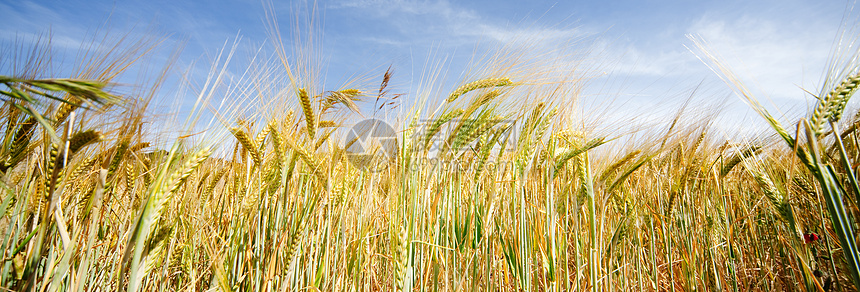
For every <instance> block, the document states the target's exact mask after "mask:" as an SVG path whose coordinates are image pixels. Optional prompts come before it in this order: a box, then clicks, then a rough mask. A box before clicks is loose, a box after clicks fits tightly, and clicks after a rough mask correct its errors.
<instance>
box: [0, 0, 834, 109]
mask: <svg viewBox="0 0 860 292" xmlns="http://www.w3.org/2000/svg"><path fill="white" fill-rule="evenodd" d="M849 4H850V3H847V2H843V1H435V0H432V1H412V0H333V1H320V2H317V3H316V7H317V10H316V12H315V13H308V10H310V8H309V7H312V6H313V2H311V3H307V2H305V1H290V2H286V1H278V2H275V3H273V4H271V5H272V7H273V12H274V14H275V15H276V16H277V18H278V21H279V25H280V27H281V30H282V33H284V34H285V35H284V40H286V41H291V40H292V38H290V37H289V36H288V34H289V33H290V32H291V31H293V29H292V25H291V24H292V23H295V15H308V14H315V15H317V17H318V18H317V20H319V21H318V27H317V30H318V31H319V32H320V33H317V35H318V36H321V38H318V40H319V39H321V42H320V43H319V47H318V48H319V51H320V52H321V56H322V61H323V62H324V63H323V65H322V67H323V68H324V72H323V74H324V76H325V77H326V82H327V84H329V83H331V84H339V83H340V82H343V81H344V80H346V79H347V78H349V77H350V76H352V75H354V74H362V73H368V72H370V73H371V74H373V76H380V75H381V74H382V72H384V70H385V68H387V67H388V66H389V65H391V66H392V67H393V68H394V72H395V76H394V80H393V83H392V84H393V86H395V88H396V89H397V90H398V91H400V92H404V93H407V94H414V92H415V91H416V90H418V89H417V88H418V86H417V85H416V76H418V75H420V74H421V72H422V71H426V68H425V65H424V64H426V63H427V60H428V59H443V58H444V59H445V60H447V63H446V65H445V73H446V76H447V77H448V78H447V79H445V80H444V81H443V83H445V84H446V85H447V86H448V87H447V88H449V89H450V88H451V87H454V86H456V84H457V82H461V81H462V78H463V76H465V75H464V74H465V73H464V72H467V70H468V68H466V65H465V64H467V63H468V62H469V60H470V59H471V58H472V57H473V56H474V55H475V51H476V50H478V51H483V50H487V49H493V48H495V47H499V46H501V45H503V44H505V43H509V42H511V41H524V40H525V41H529V42H535V44H533V45H534V46H537V47H541V46H544V47H550V48H553V46H561V45H566V44H568V43H565V42H561V41H560V40H570V39H576V40H579V41H578V42H576V46H577V48H575V49H577V50H582V51H589V52H590V53H591V55H590V56H591V57H589V58H588V60H589V62H593V63H594V64H597V65H595V66H597V67H593V68H599V70H596V71H595V72H593V73H595V74H597V78H595V79H593V80H592V81H591V82H590V83H589V87H588V88H587V89H586V90H585V93H586V95H585V96H586V99H589V100H586V102H594V103H599V102H601V100H604V99H612V100H614V104H616V105H617V107H618V108H620V110H617V111H613V112H614V113H615V114H617V115H628V116H629V115H631V113H632V112H635V110H634V109H638V110H640V111H641V109H643V108H649V109H650V108H654V110H649V111H648V113H647V114H646V115H651V116H652V117H662V116H666V115H668V113H671V112H672V111H673V110H674V108H675V107H674V105H676V104H678V103H680V102H681V101H682V100H683V99H685V98H686V96H688V95H689V94H690V92H691V91H692V89H693V88H695V87H696V86H697V85H698V84H700V83H702V84H704V85H705V89H707V90H702V91H700V96H701V97H700V99H704V100H707V99H724V98H726V97H729V98H728V99H727V100H728V107H729V108H730V109H733V110H731V111H730V112H732V114H731V115H733V116H734V117H735V119H733V121H739V120H741V119H744V118H747V119H749V118H750V115H751V114H750V112H749V111H745V110H744V109H745V105H743V104H742V103H740V100H739V99H738V98H737V97H731V96H730V91H729V90H728V87H726V86H725V85H723V84H722V83H721V82H720V81H719V79H718V78H717V76H716V74H714V73H713V72H711V71H710V69H708V67H706V66H705V65H704V64H703V63H702V62H701V61H700V60H699V59H698V58H697V56H696V54H695V53H693V52H691V50H690V49H689V48H692V47H693V46H692V42H691V41H690V40H689V39H688V38H687V35H695V36H697V37H699V38H701V39H703V40H706V41H707V42H708V43H709V44H710V45H711V49H712V50H713V51H714V52H717V53H719V54H720V55H721V56H722V57H723V60H724V61H725V63H726V64H728V65H729V67H731V68H732V69H734V70H735V71H736V73H738V74H739V75H740V76H741V77H742V78H743V80H744V81H745V82H747V83H748V85H750V86H751V87H752V88H754V89H757V91H756V92H757V93H759V94H760V95H761V96H762V97H765V96H766V97H768V98H770V99H771V100H773V102H774V103H776V104H777V105H780V107H781V108H783V109H785V110H789V111H791V110H794V111H799V112H805V110H806V107H807V104H811V103H810V102H809V100H808V97H805V96H804V94H803V92H802V91H801V90H800V89H799V88H801V87H802V88H807V89H810V91H813V92H816V91H817V90H818V88H817V86H819V84H820V79H821V77H822V75H823V70H824V66H825V64H826V61H827V56H828V53H829V52H830V50H831V46H832V42H833V39H834V36H835V34H836V32H837V30H838V27H839V25H840V21H841V19H842V17H843V14H844V11H845V9H846V7H848V6H849ZM268 5H269V4H266V3H261V2H260V1H256V0H240V1H161V0H154V1H117V2H110V1H0V11H3V12H4V13H3V14H4V17H3V19H2V20H0V41H1V42H3V43H5V44H9V43H11V42H13V41H14V40H15V39H16V38H17V39H22V38H23V39H31V38H33V36H35V35H38V34H40V33H44V32H46V31H47V30H49V29H50V30H51V32H52V35H53V44H54V45H55V46H57V47H58V48H60V51H63V52H64V53H62V54H61V58H58V59H60V60H62V61H65V63H69V62H73V59H74V56H75V55H74V53H73V52H75V50H76V49H77V48H78V47H79V46H80V43H81V42H82V41H84V40H85V39H86V38H87V36H88V35H90V34H92V32H94V31H96V30H97V29H98V28H99V27H104V26H105V24H106V23H107V27H109V28H110V29H111V31H112V32H116V33H119V32H123V31H128V30H132V29H134V31H136V32H135V33H136V34H143V33H148V32H156V33H162V34H167V35H168V40H167V42H166V47H170V46H171V45H173V44H178V43H180V42H182V41H186V43H185V47H184V51H183V53H182V55H181V57H180V59H179V64H180V68H181V69H186V68H188V67H189V66H191V64H197V66H198V67H200V68H199V69H196V70H198V71H200V72H196V73H193V74H192V76H204V75H205V71H206V69H207V68H208V67H207V66H208V65H205V64H207V62H209V60H210V59H211V57H212V56H214V55H215V54H217V52H218V50H220V49H221V48H222V46H223V45H224V43H225V42H232V39H233V38H235V37H236V36H237V35H239V36H241V37H242V43H243V44H246V45H245V46H242V48H245V50H246V51H243V52H244V53H248V55H250V53H252V51H253V50H252V49H248V48H252V47H253V45H254V44H265V43H267V42H268V41H269V40H268V39H267V36H268V34H267V31H266V23H267V21H266V17H265V15H266V8H265V7H266V6H268ZM243 52H240V53H243ZM169 53H170V50H162V51H159V52H157V53H156V55H155V56H154V57H153V58H154V59H155V60H166V59H167V57H168V55H169ZM239 55H241V54H239ZM200 64H204V65H203V66H201V65H200ZM67 66H68V65H67ZM64 68H67V67H64ZM0 70H2V72H3V73H7V72H9V68H7V67H4V68H2V69H0ZM59 71H63V70H59ZM130 82H133V81H130ZM696 102H705V101H696ZM696 102H694V103H696ZM654 104H660V105H661V106H659V107H652V105H654ZM657 108H659V109H657ZM625 109H630V110H625ZM634 114H635V113H634ZM752 120H754V121H756V122H758V118H757V117H752Z"/></svg>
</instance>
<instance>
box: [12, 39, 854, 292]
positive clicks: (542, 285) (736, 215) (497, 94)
mask: <svg viewBox="0 0 860 292" xmlns="http://www.w3.org/2000/svg"><path fill="white" fill-rule="evenodd" d="M849 37H850V36H849ZM852 40H853V39H852ZM848 43H850V45H853V44H854V43H853V42H848ZM699 44H700V46H701V47H702V48H703V53H702V54H703V55H706V56H707V54H708V52H707V50H706V45H705V44H703V43H699ZM157 45H158V41H157V40H156V41H152V40H148V41H141V42H128V40H125V42H123V43H122V45H119V46H114V47H113V49H112V50H109V51H103V50H102V51H98V52H99V53H98V54H94V55H85V57H84V58H85V59H83V60H81V63H82V64H87V65H86V66H82V67H81V69H80V70H79V71H78V72H77V73H76V74H75V75H73V76H70V78H59V77H60V76H46V75H45V74H46V72H48V71H50V70H47V69H45V68H46V67H48V66H50V63H49V62H48V61H47V60H48V59H49V58H50V52H49V51H47V50H40V49H39V48H40V47H43V46H44V44H42V45H38V46H36V47H35V48H34V49H33V50H32V51H28V52H29V55H28V54H21V55H15V54H12V53H9V54H7V55H4V56H3V58H4V59H7V58H8V59H16V58H17V59H19V60H21V59H23V60H25V61H24V62H25V63H27V64H28V66H22V67H21V68H23V69H21V71H20V72H15V75H14V76H0V83H2V84H3V86H2V87H3V88H2V91H0V94H2V96H3V103H2V107H0V112H2V113H3V115H0V131H2V133H3V135H2V140H0V141H2V143H0V186H2V192H0V233H2V234H3V236H2V237H0V238H2V240H0V250H2V251H3V253H2V254H3V260H2V265H0V287H3V288H0V289H2V290H4V291H121V290H124V291H631V290H632V291H694V290H695V291H700V290H704V291H777V290H779V291H855V290H856V289H857V287H860V253H858V247H857V238H858V237H857V236H858V231H857V230H855V229H856V228H857V227H856V226H857V225H856V219H855V218H857V217H858V216H860V208H858V207H860V186H858V182H857V173H856V172H857V171H858V169H857V167H858V166H857V165H858V161H860V138H858V133H857V131H856V130H857V125H858V123H860V115H857V114H852V113H850V112H848V113H846V112H845V111H846V108H847V107H848V106H847V105H848V101H849V99H850V98H851V96H852V94H853V93H854V92H855V91H856V89H857V86H858V82H860V63H858V62H857V61H856V60H855V58H852V57H854V56H857V48H856V47H852V46H850V45H849V46H848V48H847V49H848V50H849V51H848V52H847V53H846V52H841V53H840V54H841V55H840V56H842V57H841V58H835V59H834V64H833V66H832V67H833V68H836V69H834V70H831V73H829V74H831V75H830V76H828V78H826V80H827V82H825V84H823V85H822V88H821V91H820V92H818V93H815V94H814V96H813V97H812V98H816V99H817V100H816V101H815V107H814V108H812V109H811V110H810V112H809V113H808V114H806V115H805V116H804V117H801V118H799V119H795V120H790V121H785V120H783V119H781V117H775V116H773V115H772V114H771V113H770V112H769V111H768V110H767V108H766V107H765V106H762V105H761V104H760V103H759V101H758V100H757V99H756V97H755V96H753V95H752V94H750V93H749V91H748V90H746V88H745V87H744V85H743V84H742V83H741V82H740V81H738V79H737V78H735V77H734V75H733V73H732V72H731V71H730V70H729V68H725V67H723V66H720V64H719V60H718V59H717V58H710V59H709V58H705V59H706V60H709V61H710V62H712V63H713V66H714V68H716V69H717V70H715V71H716V72H717V73H715V74H718V75H719V76H721V77H722V78H724V79H725V80H726V81H727V84H728V85H729V86H730V87H732V88H733V89H734V90H735V92H736V93H737V94H738V96H741V97H742V98H744V99H745V100H746V101H747V102H748V103H749V104H750V106H751V108H752V109H753V110H755V111H756V112H757V113H758V114H759V115H760V116H761V118H762V119H760V120H761V121H764V122H766V123H767V125H768V126H769V129H768V130H767V131H765V132H763V133H761V135H759V138H756V139H734V138H726V137H724V136H720V135H715V134H712V133H713V132H714V131H713V128H714V125H713V122H712V121H711V120H708V119H705V120H701V119H697V117H701V116H705V117H709V115H707V114H705V115H701V114H699V113H696V114H690V113H689V112H687V113H684V112H683V111H679V113H678V115H677V116H675V117H672V119H670V120H669V121H668V122H667V123H666V124H665V125H664V126H665V127H664V128H665V130H660V131H656V130H655V131H645V132H642V131H639V132H634V131H628V130H623V131H607V130H605V128H603V129H604V130H598V129H597V128H595V127H593V126H590V125H589V124H588V123H584V122H582V120H583V119H581V117H578V116H577V115H578V114H580V113H582V111H577V109H581V108H578V107H579V105H578V103H577V100H578V98H579V95H580V94H581V90H582V87H583V86H585V85H586V79H585V78H583V76H580V75H576V74H571V75H564V76H559V75H555V74H557V73H558V72H559V70H560V69H559V68H552V67H546V66H538V65H535V64H533V63H529V61H527V60H524V59H523V58H520V56H519V55H516V52H520V53H522V50H519V51H515V52H514V53H511V52H510V51H503V52H504V53H503V54H502V55H503V56H504V57H502V58H489V59H490V61H488V62H487V63H485V64H484V65H483V67H481V68H476V69H475V70H474V71H473V72H475V73H473V74H471V76H469V77H468V78H467V79H465V80H462V81H461V82H460V83H459V84H458V85H457V86H456V87H455V88H453V89H450V90H444V89H443V88H442V86H441V85H439V84H436V85H433V84H431V85H429V86H426V88H428V90H427V91H426V92H425V93H422V94H420V95H419V96H409V95H403V94H400V93H398V92H397V91H396V90H394V89H391V87H390V85H389V82H390V80H391V78H392V76H393V75H395V74H396V72H395V71H393V70H390V69H389V70H380V72H370V73H369V74H368V75H367V76H370V77H368V78H365V79H360V80H357V81H355V82H352V83H348V84H345V85H338V86H335V87H334V88H323V87H324V83H323V82H322V81H321V80H322V76H319V75H318V74H316V73H315V72H314V71H312V70H308V69H307V68H309V67H310V66H308V65H307V64H304V63H303V62H309V61H310V60H309V59H301V58H299V59H298V60H296V59H293V58H290V56H292V55H291V52H289V51H288V50H286V49H285V48H284V47H276V50H275V53H274V54H273V56H275V57H274V58H272V59H271V60H265V61H263V62H260V63H252V64H249V65H248V66H247V67H248V68H249V69H248V71H247V72H246V73H242V74H238V77H236V76H232V77H233V78H227V77H226V74H225V73H224V72H225V71H226V69H225V68H227V63H228V62H229V61H228V60H230V59H231V57H232V51H231V50H229V48H227V49H225V50H224V51H223V52H222V54H221V55H219V57H220V58H219V59H218V60H216V61H215V62H214V65H213V67H212V70H211V73H210V74H209V77H208V78H207V79H206V80H207V82H206V83H205V84H203V85H202V86H199V87H197V90H192V91H194V94H195V95H196V96H197V101H196V104H195V106H194V107H193V110H192V111H191V112H190V113H186V114H185V115H181V116H175V117H174V118H175V120H176V122H174V123H173V124H174V125H180V126H181V127H177V128H181V129H179V130H176V131H174V132H172V133H167V132H166V131H159V130H152V125H160V124H158V123H159V121H160V120H162V119H163V118H162V116H161V115H160V114H161V113H158V112H157V111H155V110H154V109H151V108H150V104H151V102H152V100H153V98H154V96H155V95H156V94H155V92H157V90H158V87H159V86H160V84H161V83H162V82H163V80H160V79H158V80H155V81H152V82H151V83H148V84H141V86H142V89H140V90H136V91H133V92H131V93H129V92H121V91H117V90H114V89H115V85H116V84H115V80H116V78H118V76H121V75H122V74H123V73H124V72H125V71H126V70H127V68H130V67H131V66H133V65H134V63H135V62H138V61H139V60H145V59H143V58H141V57H142V56H145V55H146V54H148V53H149V52H150V50H151V49H152V48H153V47H154V46H157ZM852 49H853V51H851V50H852ZM25 53H26V52H25ZM22 56H29V57H22ZM491 56H498V55H491ZM165 67H166V69H165V70H168V69H169V67H170V64H168V65H166V66H165ZM432 75H433V73H432V72H429V73H428V76H431V77H430V78H429V79H432ZM164 76H166V75H164ZM228 79H229V80H228ZM431 81H432V80H431ZM431 83H432V82H431ZM213 96H222V97H223V98H224V99H223V100H228V101H227V102H223V101H216V99H215V98H213ZM229 100H233V102H230V101H229ZM403 100H405V101H403ZM250 101H261V102H262V104H263V105H264V106H261V107H259V108H253V107H251V108H249V107H248V106H247V102H250ZM400 101H403V102H400ZM396 107H400V109H399V110H400V111H399V112H398V110H397V109H395V108H396ZM848 108H850V107H848ZM249 112H250V113H249ZM378 113H384V114H385V115H387V118H386V119H380V120H379V121H380V122H381V123H383V124H385V125H386V126H387V125H390V129H389V130H390V131H382V130H379V133H383V134H385V137H384V138H385V139H375V142H377V143H369V144H366V143H364V142H365V141H364V140H368V139H367V138H368V134H370V137H371V138H374V137H376V136H373V135H375V134H377V131H376V130H374V129H375V128H363V130H364V132H362V129H359V128H360V127H358V128H357V127H356V126H355V125H357V124H360V123H359V121H361V120H369V119H370V118H371V117H376V116H377V114H378ZM693 116H694V117H693ZM183 121H184V122H183ZM207 121H208V123H207ZM610 126H611V124H610ZM161 127H165V128H166V126H164V125H161ZM162 130H163V129H162ZM376 138H379V137H376ZM370 140H374V139H370ZM620 141H623V143H622V142H620ZM371 142H374V141H371ZM357 145H358V146H357Z"/></svg>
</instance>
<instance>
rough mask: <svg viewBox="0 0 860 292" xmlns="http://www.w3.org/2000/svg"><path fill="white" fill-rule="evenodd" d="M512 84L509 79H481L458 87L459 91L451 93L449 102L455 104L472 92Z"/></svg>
mask: <svg viewBox="0 0 860 292" xmlns="http://www.w3.org/2000/svg"><path fill="white" fill-rule="evenodd" d="M511 84H513V82H511V79H508V78H486V79H481V80H478V81H473V82H469V83H466V84H463V85H462V86H460V87H457V89H456V90H454V92H451V95H449V96H448V99H447V101H448V102H453V101H455V100H457V98H458V97H460V96H461V95H463V94H466V93H468V92H469V91H472V90H477V89H481V88H490V87H500V86H508V85H511Z"/></svg>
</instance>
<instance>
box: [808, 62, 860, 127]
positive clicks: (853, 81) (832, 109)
mask: <svg viewBox="0 0 860 292" xmlns="http://www.w3.org/2000/svg"><path fill="white" fill-rule="evenodd" d="M858 83H860V74H854V75H850V76H848V77H847V78H845V80H842V82H841V83H839V85H837V86H836V88H834V89H833V90H830V92H828V93H827V94H826V95H825V96H823V97H820V98H819V101H818V105H817V106H816V107H815V110H814V111H813V112H812V117H810V118H809V123H810V124H811V126H812V130H813V131H814V132H815V134H816V135H819V136H820V135H821V133H823V131H824V130H823V128H824V123H825V122H828V121H830V122H836V121H838V120H839V119H840V118H841V117H842V112H843V111H844V110H845V105H846V104H847V103H848V100H849V99H851V95H853V94H854V92H855V91H857V86H858Z"/></svg>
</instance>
